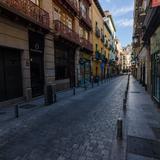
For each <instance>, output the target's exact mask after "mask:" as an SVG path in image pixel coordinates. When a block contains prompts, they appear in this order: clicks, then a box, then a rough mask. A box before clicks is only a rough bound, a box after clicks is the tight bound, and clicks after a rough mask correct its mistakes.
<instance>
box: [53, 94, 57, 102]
mask: <svg viewBox="0 0 160 160" xmlns="http://www.w3.org/2000/svg"><path fill="white" fill-rule="evenodd" d="M56 102H57V95H56V93H54V103H56Z"/></svg>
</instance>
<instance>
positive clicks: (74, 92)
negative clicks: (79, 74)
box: [73, 87, 76, 96]
mask: <svg viewBox="0 0 160 160" xmlns="http://www.w3.org/2000/svg"><path fill="white" fill-rule="evenodd" d="M73 95H74V96H75V95H76V88H75V87H73Z"/></svg>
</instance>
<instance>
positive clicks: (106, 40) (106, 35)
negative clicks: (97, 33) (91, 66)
mask: <svg viewBox="0 0 160 160" xmlns="http://www.w3.org/2000/svg"><path fill="white" fill-rule="evenodd" d="M104 34H105V42H104V54H105V57H106V65H105V75H107V74H108V72H109V71H108V69H109V65H108V63H109V57H110V55H109V52H110V49H109V40H110V33H109V28H108V26H107V25H106V24H105V22H104Z"/></svg>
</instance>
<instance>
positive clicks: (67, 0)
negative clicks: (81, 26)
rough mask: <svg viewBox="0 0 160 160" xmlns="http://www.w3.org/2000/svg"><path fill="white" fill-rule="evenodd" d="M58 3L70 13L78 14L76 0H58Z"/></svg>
mask: <svg viewBox="0 0 160 160" xmlns="http://www.w3.org/2000/svg"><path fill="white" fill-rule="evenodd" d="M58 1H59V3H60V4H61V5H62V6H63V7H64V8H66V9H69V10H70V11H71V13H73V12H74V13H76V14H78V13H79V7H78V3H77V1H76V0H58Z"/></svg>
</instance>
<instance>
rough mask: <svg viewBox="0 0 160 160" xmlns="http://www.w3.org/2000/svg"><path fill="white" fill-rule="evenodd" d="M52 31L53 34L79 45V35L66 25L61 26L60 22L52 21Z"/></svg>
mask: <svg viewBox="0 0 160 160" xmlns="http://www.w3.org/2000/svg"><path fill="white" fill-rule="evenodd" d="M54 31H55V34H57V35H60V36H61V37H63V38H65V39H67V40H68V41H72V42H73V43H76V44H79V45H80V38H79V34H78V33H76V32H75V31H73V30H72V29H70V28H69V27H68V26H67V25H65V24H63V23H62V22H61V21H59V20H54Z"/></svg>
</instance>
